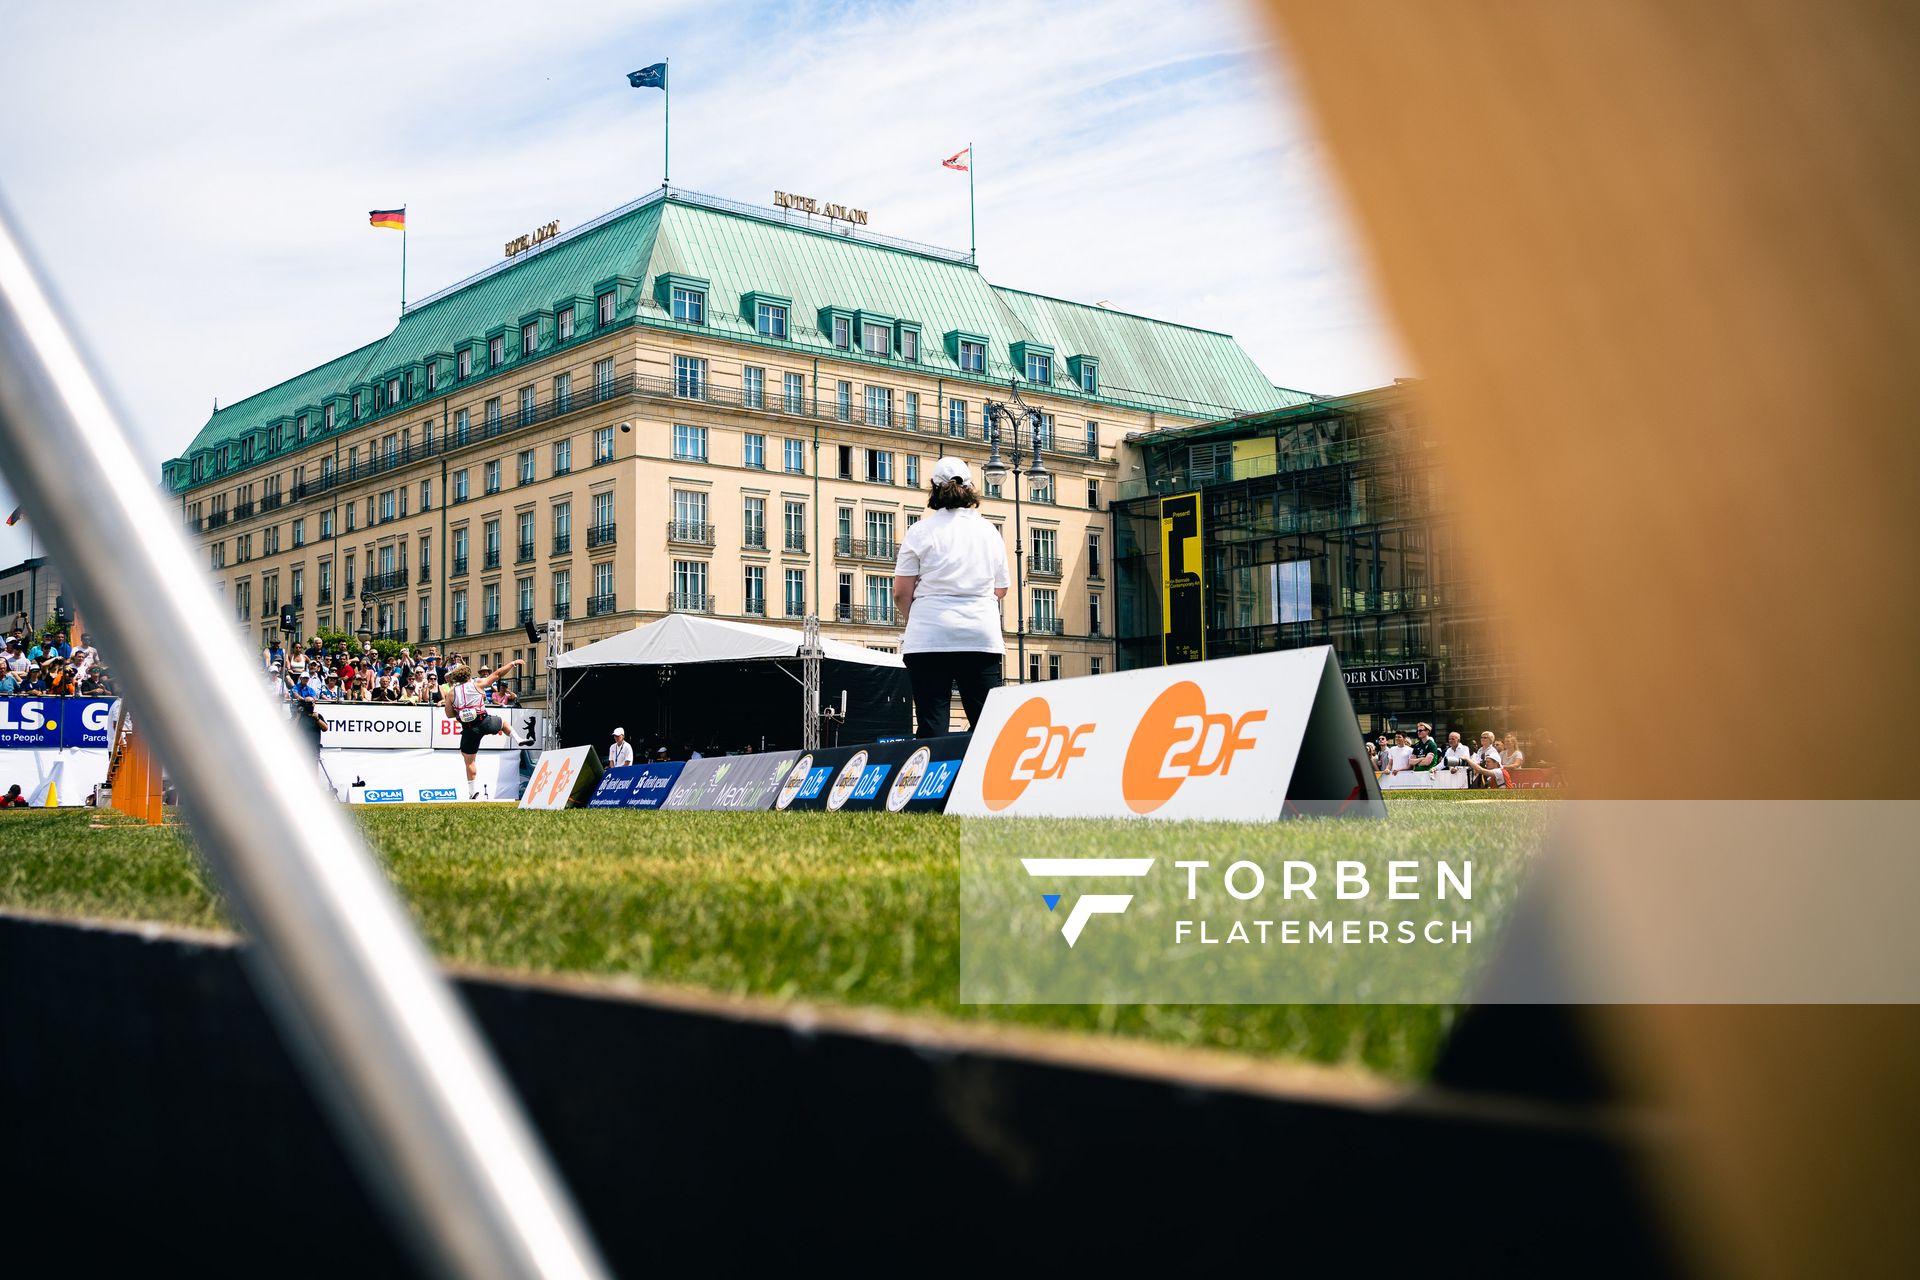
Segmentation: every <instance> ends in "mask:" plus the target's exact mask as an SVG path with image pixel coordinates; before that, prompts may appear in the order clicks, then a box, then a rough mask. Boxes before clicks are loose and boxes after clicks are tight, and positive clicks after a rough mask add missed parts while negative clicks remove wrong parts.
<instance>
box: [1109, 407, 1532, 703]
mask: <svg viewBox="0 0 1920 1280" xmlns="http://www.w3.org/2000/svg"><path fill="white" fill-rule="evenodd" d="M1410 391H1411V388H1410V387H1409V386H1407V385H1401V384H1397V385H1395V386H1392V387H1383V388H1379V389H1376V390H1372V391H1364V392H1359V393H1355V394H1353V395H1347V396H1340V397H1335V398H1330V399H1321V400H1316V401H1314V402H1312V403H1309V404H1305V405H1298V406H1294V407H1292V408H1287V409H1280V410H1275V411H1272V412H1268V413H1262V414H1256V415H1249V416H1246V417H1241V418H1235V419H1230V420H1226V421H1221V422H1214V423H1207V424H1204V425H1201V426H1197V427H1188V428H1184V429H1174V430H1166V431H1156V432H1147V433H1143V434H1139V435H1136V436H1133V437H1131V438H1130V439H1129V441H1128V444H1129V445H1130V446H1132V452H1133V454H1134V456H1135V458H1137V459H1138V469H1137V471H1136V473H1135V475H1134V476H1133V478H1132V479H1130V480H1128V481H1127V482H1125V483H1123V484H1122V485H1121V487H1120V493H1119V495H1118V497H1117V499H1116V501H1115V502H1114V504H1113V526H1114V537H1115V543H1116V545H1115V551H1116V559H1115V596H1116V600H1115V603H1116V606H1117V609H1116V615H1117V616H1116V619H1115V622H1116V628H1117V641H1118V660H1119V664H1120V666H1121V668H1122V669H1128V668H1135V667H1144V666H1157V665H1160V664H1161V663H1162V662H1163V661H1164V648H1163V641H1164V636H1165V632H1166V622H1165V617H1164V614H1165V612H1166V609H1167V603H1166V602H1167V600H1168V596H1167V594H1166V592H1165V589H1164V588H1165V580H1164V576H1163V555H1162V547H1163V543H1162V520H1161V518H1162V503H1163V501H1164V500H1166V499H1169V498H1175V497H1177V496H1179V495H1187V494H1197V495H1199V508H1200V532H1199V552H1200V559H1199V565H1200V572H1201V578H1202V592H1201V603H1200V606H1199V607H1200V610H1201V626H1202V630H1203V633H1204V637H1205V644H1206V656H1207V657H1209V658H1224V657H1232V656H1235V655H1238V654H1248V653H1265V652H1268V651H1271V650H1275V649H1293V648H1299V647H1301V646H1305V645H1320V644H1330V645H1332V646H1333V648H1334V650H1335V652H1336V653H1337V654H1338V655H1339V659H1340V666H1341V669H1342V671H1343V672H1345V673H1346V674H1347V678H1348V687H1349V691H1350V693H1351V694H1352V697H1353V704H1354V710H1355V712H1356V713H1357V714H1358V716H1359V719H1360V725H1361V728H1362V729H1363V730H1365V731H1366V732H1368V733H1370V734H1371V733H1377V732H1380V731H1383V730H1388V729H1391V728H1393V727H1394V726H1395V725H1398V726H1400V727H1404V728H1406V729H1407V730H1408V731H1411V730H1412V728H1413V725H1414V724H1415V722H1417V721H1420V720H1428V721H1431V722H1432V723H1433V725H1434V727H1435V730H1436V731H1437V732H1439V733H1441V734H1443V735H1444V733H1445V732H1446V731H1447V730H1449V729H1457V730H1459V731H1460V732H1461V734H1462V735H1463V736H1465V735H1468V734H1476V733H1478V732H1479V731H1480V730H1482V729H1492V730H1493V731H1494V732H1496V733H1502V732H1505V731H1506V730H1507V729H1509V728H1517V729H1521V730H1522V731H1524V729H1525V728H1526V727H1527V726H1530V725H1531V723H1532V721H1531V720H1530V719H1529V718H1528V716H1529V713H1528V711H1527V709H1526V708H1525V707H1522V706H1518V705H1516V697H1517V692H1516V690H1515V689H1514V687H1513V683H1512V679H1511V675H1510V671H1509V665H1508V662H1507V660H1506V654H1505V651H1504V650H1503V648H1502V637H1503V629H1502V628H1501V627H1500V625H1499V620H1498V619H1497V618H1496V617H1493V616H1490V615H1489V613H1488V609H1487V605H1486V602H1485V600H1484V599H1483V598H1482V594H1481V592H1480V591H1479V589H1478V588H1477V586H1476V584H1475V582H1474V580H1473V578H1472V575H1471V572H1470V570H1469V568H1468V564H1467V561H1466V557H1465V556H1464V555H1463V554H1462V551H1463V549H1464V546H1465V544H1466V539H1467V538H1469V537H1476V538H1478V537H1484V538H1485V539H1487V540H1488V542H1489V543H1490V544H1491V548H1492V549H1493V554H1496V555H1497V547H1498V545H1499V541H1500V539H1501V538H1503V537H1506V536H1510V531H1502V530H1500V529H1499V527H1498V526H1497V524H1496V523H1495V522H1493V521H1492V520H1491V518H1490V519H1489V520H1488V521H1487V522H1486V523H1485V524H1484V525H1481V524H1478V523H1469V522H1465V521H1462V520H1461V519H1460V518H1459V517H1458V515H1457V513H1455V512H1453V511H1452V510H1451V509H1450V508H1449V506H1448V503H1447V496H1446V491H1445V488H1444V485H1443V481H1442V477H1441V475H1440V472H1439V469H1438V468H1437V467H1436V466H1435V456H1436V453H1437V446H1436V442H1435V440H1434V439H1433V438H1432V436H1431V435H1430V433H1428V432H1427V431H1426V430H1425V429H1424V427H1423V424H1422V421H1421V418H1420V415H1419V413H1418V410H1417V408H1416V406H1415V404H1414V401H1413V398H1412V396H1411V394H1410Z"/></svg>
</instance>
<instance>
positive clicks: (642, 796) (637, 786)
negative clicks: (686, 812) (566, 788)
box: [587, 760, 683, 809]
mask: <svg viewBox="0 0 1920 1280" xmlns="http://www.w3.org/2000/svg"><path fill="white" fill-rule="evenodd" d="M682 767H683V765H682V762H680V761H678V760H674V761H656V762H654V763H651V764H629V765H622V766H621V767H620V768H618V769H609V770H607V771H606V773H605V774H603V775H602V776H601V778H600V785H599V786H597V787H595V788H594V790H593V797H592V798H591V799H589V800H588V801H587V808H589V809H658V808H659V807H660V806H661V805H663V804H665V803H666V799H667V796H668V795H670V794H671V793H672V791H673V784H674V780H675V779H677V778H678V777H679V776H680V770H681V768H682Z"/></svg>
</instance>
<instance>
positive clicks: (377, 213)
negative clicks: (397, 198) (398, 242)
mask: <svg viewBox="0 0 1920 1280" xmlns="http://www.w3.org/2000/svg"><path fill="white" fill-rule="evenodd" d="M367 225H368V226H372V227H385V228H386V229H387V230H389V231H405V230H406V229H407V211H406V210H405V209H374V210H371V211H369V212H368V214H367Z"/></svg>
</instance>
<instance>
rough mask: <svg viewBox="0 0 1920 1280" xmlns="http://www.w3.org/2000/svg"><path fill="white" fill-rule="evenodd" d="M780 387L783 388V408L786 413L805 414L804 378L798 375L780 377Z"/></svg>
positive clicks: (790, 374) (805, 388)
mask: <svg viewBox="0 0 1920 1280" xmlns="http://www.w3.org/2000/svg"><path fill="white" fill-rule="evenodd" d="M782 386H783V387H784V388H785V403H784V405H783V407H784V408H785V409H786V411H787V412H788V413H805V412H806V411H807V380H806V378H805V377H804V376H803V375H801V374H798V373H789V374H784V375H782Z"/></svg>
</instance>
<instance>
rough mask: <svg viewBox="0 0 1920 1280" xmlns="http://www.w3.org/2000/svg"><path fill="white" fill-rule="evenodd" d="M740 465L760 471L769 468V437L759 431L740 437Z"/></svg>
mask: <svg viewBox="0 0 1920 1280" xmlns="http://www.w3.org/2000/svg"><path fill="white" fill-rule="evenodd" d="M740 465H741V466H743V467H753V468H754V469H756V470H759V471H765V470H766V469H767V438H766V437H765V436H763V435H761V434H760V433H759V432H757V431H749V432H747V433H746V434H744V435H742V436H741V437H740Z"/></svg>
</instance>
